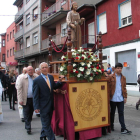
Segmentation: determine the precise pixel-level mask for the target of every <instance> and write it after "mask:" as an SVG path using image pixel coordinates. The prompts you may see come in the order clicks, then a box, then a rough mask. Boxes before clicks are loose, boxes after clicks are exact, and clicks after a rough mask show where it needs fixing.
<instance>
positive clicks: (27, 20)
mask: <svg viewBox="0 0 140 140" xmlns="http://www.w3.org/2000/svg"><path fill="white" fill-rule="evenodd" d="M28 24H30V14H28V15H27V16H26V25H28Z"/></svg>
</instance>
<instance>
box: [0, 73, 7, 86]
mask: <svg viewBox="0 0 140 140" xmlns="http://www.w3.org/2000/svg"><path fill="white" fill-rule="evenodd" d="M0 79H1V83H2V86H3V88H6V83H7V82H6V79H7V78H6V76H5V74H4V73H3V72H1V71H0Z"/></svg>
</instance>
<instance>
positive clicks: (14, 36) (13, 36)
mask: <svg viewBox="0 0 140 140" xmlns="http://www.w3.org/2000/svg"><path fill="white" fill-rule="evenodd" d="M14 37H15V31H14V30H13V38H14Z"/></svg>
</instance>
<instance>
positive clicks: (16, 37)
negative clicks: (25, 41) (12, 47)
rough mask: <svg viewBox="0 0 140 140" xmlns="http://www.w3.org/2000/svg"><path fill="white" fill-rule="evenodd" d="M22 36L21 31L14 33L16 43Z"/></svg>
mask: <svg viewBox="0 0 140 140" xmlns="http://www.w3.org/2000/svg"><path fill="white" fill-rule="evenodd" d="M22 36H23V29H21V30H19V31H17V32H16V33H15V41H18V40H19V39H20V38H21V37H22Z"/></svg>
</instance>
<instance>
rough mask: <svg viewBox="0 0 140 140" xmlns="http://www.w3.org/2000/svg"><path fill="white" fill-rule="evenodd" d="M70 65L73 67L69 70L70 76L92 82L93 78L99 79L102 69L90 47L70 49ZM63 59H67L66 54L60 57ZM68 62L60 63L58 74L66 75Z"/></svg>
mask: <svg viewBox="0 0 140 140" xmlns="http://www.w3.org/2000/svg"><path fill="white" fill-rule="evenodd" d="M71 51H72V65H73V69H72V70H71V71H70V77H77V80H78V81H80V80H87V81H88V82H93V81H94V80H95V79H101V76H102V75H103V72H104V69H101V66H100V65H99V59H98V56H97V54H96V53H94V52H93V51H92V49H88V50H87V49H83V48H82V47H80V49H79V50H78V49H72V50H71ZM61 59H62V60H63V61H67V60H68V58H67V56H65V55H63V56H62V57H61ZM67 65H68V63H65V64H62V65H61V67H60V74H62V75H67Z"/></svg>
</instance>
